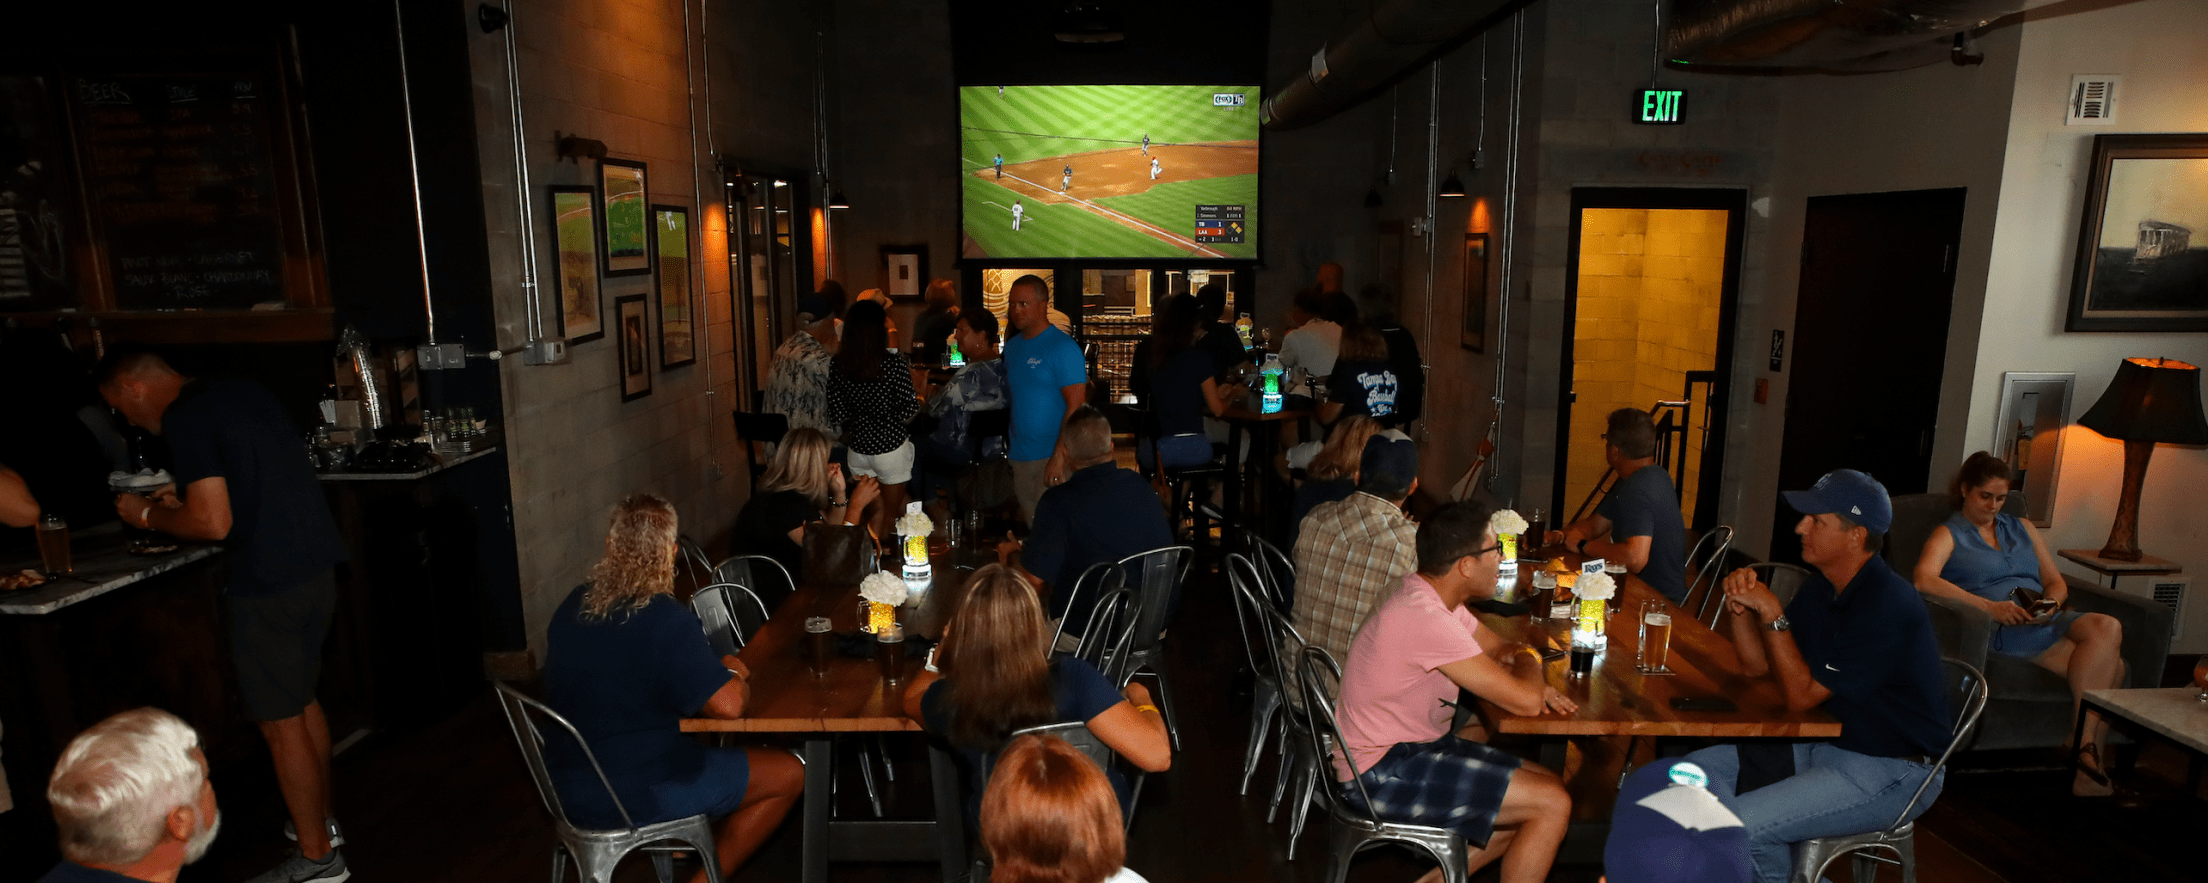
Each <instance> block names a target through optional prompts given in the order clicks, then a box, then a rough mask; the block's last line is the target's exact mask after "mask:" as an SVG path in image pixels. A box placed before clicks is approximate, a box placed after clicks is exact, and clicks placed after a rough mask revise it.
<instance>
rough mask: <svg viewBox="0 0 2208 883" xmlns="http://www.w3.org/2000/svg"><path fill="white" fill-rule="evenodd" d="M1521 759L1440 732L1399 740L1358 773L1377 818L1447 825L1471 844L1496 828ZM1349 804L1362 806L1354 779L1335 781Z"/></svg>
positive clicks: (1482, 840) (1484, 840) (1482, 842)
mask: <svg viewBox="0 0 2208 883" xmlns="http://www.w3.org/2000/svg"><path fill="white" fill-rule="evenodd" d="M1523 763H1524V762H1523V761H1521V760H1519V759H1518V758H1517V757H1515V756H1512V755H1510V754H1507V753H1504V752H1502V751H1499V750H1496V749H1494V748H1490V747H1488V746H1487V745H1485V744H1482V743H1479V742H1468V741H1465V740H1463V739H1459V738H1457V737H1456V736H1453V735H1450V736H1443V737H1441V738H1440V739H1437V740H1435V741H1432V742H1398V743H1396V744H1395V747H1393V748H1389V749H1388V753H1387V754H1386V755H1384V756H1382V757H1381V758H1380V762H1378V763H1375V764H1373V765H1372V768H1371V769H1368V770H1366V771H1364V772H1363V773H1362V774H1360V775H1358V777H1357V778H1358V779H1359V780H1361V781H1363V782H1364V783H1365V791H1366V792H1367V793H1370V794H1371V795H1372V810H1373V814H1374V815H1377V816H1379V817H1380V818H1381V819H1382V820H1385V821H1390V822H1402V823H1405V824H1411V825H1427V826H1431V827H1435V828H1448V829H1449V830H1452V831H1455V832H1457V836H1460V837H1463V838H1464V839H1465V840H1467V841H1470V842H1471V843H1472V844H1473V845H1475V846H1480V847H1485V846H1487V840H1488V838H1489V837H1491V836H1493V835H1494V833H1495V812H1496V811H1497V810H1499V809H1501V808H1502V806H1503V792H1504V791H1506V790H1509V788H1510V774H1511V773H1512V772H1514V771H1516V770H1517V769H1518V767H1519V766H1520V765H1521V764H1523ZM1335 787H1336V788H1337V789H1339V790H1340V791H1341V794H1342V799H1344V800H1346V801H1348V802H1349V805H1350V806H1362V805H1364V799H1363V795H1362V794H1359V793H1358V789H1357V783H1355V782H1343V783H1340V784H1338V785H1336V786H1335Z"/></svg>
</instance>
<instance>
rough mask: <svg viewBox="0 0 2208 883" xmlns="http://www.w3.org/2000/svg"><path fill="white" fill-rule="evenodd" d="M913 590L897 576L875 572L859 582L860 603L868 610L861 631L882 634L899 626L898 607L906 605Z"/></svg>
mask: <svg viewBox="0 0 2208 883" xmlns="http://www.w3.org/2000/svg"><path fill="white" fill-rule="evenodd" d="M911 594H912V592H911V590H909V589H907V588H906V587H905V581H904V580H901V579H898V578H897V576H896V575H895V574H891V573H884V572H880V571H877V572H874V573H869V574H867V575H866V578H865V579H863V580H860V581H859V601H860V603H861V604H863V605H864V606H865V608H866V611H865V614H866V615H865V617H864V620H865V622H864V624H863V625H861V626H860V628H861V629H864V630H865V631H867V632H869V633H875V632H880V631H881V630H882V629H885V628H889V627H890V626H894V625H896V624H897V605H899V604H903V603H905V599H906V598H907V597H910V596H911Z"/></svg>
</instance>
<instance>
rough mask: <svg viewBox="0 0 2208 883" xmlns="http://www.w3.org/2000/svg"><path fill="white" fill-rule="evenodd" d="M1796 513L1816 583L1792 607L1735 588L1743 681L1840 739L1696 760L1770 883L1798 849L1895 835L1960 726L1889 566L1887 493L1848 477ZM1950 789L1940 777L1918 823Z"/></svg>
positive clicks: (1800, 498)
mask: <svg viewBox="0 0 2208 883" xmlns="http://www.w3.org/2000/svg"><path fill="white" fill-rule="evenodd" d="M1786 503H1787V505H1789V506H1792V507H1794V509H1795V511H1798V512H1801V513H1802V520H1801V522H1800V523H1799V524H1797V525H1796V526H1795V528H1794V532H1795V533H1796V534H1797V535H1799V536H1800V537H1801V538H1802V560H1803V561H1804V562H1806V563H1808V564H1809V566H1810V567H1811V568H1813V569H1814V570H1815V571H1816V572H1815V573H1814V574H1813V575H1812V576H1810V577H1809V578H1808V579H1807V580H1805V581H1804V582H1803V585H1802V588H1801V591H1800V592H1798V593H1796V594H1795V596H1794V600H1793V601H1792V602H1791V603H1788V604H1787V605H1785V606H1784V607H1783V608H1782V607H1781V606H1780V605H1779V600H1778V598H1777V597H1776V596H1774V595H1772V594H1771V589H1770V587H1768V586H1765V585H1764V584H1763V583H1762V582H1761V581H1759V580H1757V579H1756V577H1755V572H1754V571H1751V570H1748V569H1747V568H1742V569H1740V570H1737V571H1734V572H1733V573H1732V574H1731V575H1729V576H1727V577H1726V578H1725V600H1726V608H1727V610H1728V612H1730V614H1731V616H1730V617H1729V618H1730V619H1731V621H1732V624H1731V630H1732V639H1733V646H1734V648H1735V649H1737V650H1738V651H1739V653H1740V662H1741V669H1742V673H1743V674H1746V675H1749V676H1751V677H1762V676H1763V675H1765V674H1767V673H1768V674H1770V675H1771V676H1772V677H1773V678H1774V679H1776V680H1777V681H1778V682H1779V686H1780V689H1781V690H1782V691H1783V692H1784V693H1785V695H1786V703H1787V706H1788V707H1790V708H1792V709H1794V710H1796V711H1801V710H1806V709H1810V708H1816V707H1819V706H1822V707H1823V708H1824V709H1825V711H1826V712H1828V713H1830V714H1831V715H1832V716H1833V717H1835V718H1839V720H1840V737H1839V738H1838V739H1834V740H1832V741H1830V742H1802V743H1796V744H1794V745H1791V746H1784V745H1776V744H1765V745H1762V746H1739V745H1719V746H1716V747H1713V748H1705V749H1702V750H1701V751H1697V752H1694V753H1693V754H1690V755H1687V759H1688V760H1691V761H1693V762H1695V763H1696V764H1698V765H1700V766H1701V767H1702V768H1703V769H1704V770H1707V771H1708V772H1709V777H1710V782H1709V786H1710V790H1711V791H1712V792H1714V793H1716V794H1718V795H1719V796H1721V797H1723V798H1725V799H1727V800H1728V801H1730V802H1731V803H1732V804H1733V805H1734V806H1735V807H1736V808H1737V811H1738V812H1739V814H1740V818H1741V821H1743V822H1745V823H1746V824H1747V826H1748V849H1749V855H1750V857H1751V858H1752V859H1754V861H1755V865H1756V879H1758V880H1761V881H1763V883H1784V881H1785V880H1786V878H1787V871H1788V868H1789V866H1790V864H1791V860H1792V850H1791V848H1790V845H1791V844H1793V843H1796V842H1799V841H1802V840H1808V839H1811V838H1814V837H1832V836H1839V835H1845V834H1861V833H1865V832H1868V831H1877V830H1881V829H1884V828H1885V827H1886V826H1888V825H1891V824H1893V823H1894V819H1895V817H1896V816H1898V815H1900V814H1901V811H1902V809H1903V807H1905V806H1907V805H1908V803H1909V800H1910V798H1911V796H1913V795H1914V794H1915V793H1916V791H1917V787H1918V786H1919V785H1920V784H1922V783H1923V782H1924V780H1925V777H1926V776H1928V775H1931V774H1932V767H1931V764H1930V762H1929V761H1930V760H1931V758H1932V757H1935V756H1937V755H1938V754H1939V753H1940V752H1941V751H1943V750H1945V749H1946V747H1947V743H1948V740H1949V736H1950V730H1951V727H1952V726H1953V723H1954V717H1953V716H1952V715H1951V713H1950V712H1949V709H1948V703H1947V699H1946V696H1945V679H1944V678H1943V677H1942V676H1941V672H1940V651H1939V646H1938V645H1937V644H1936V643H1935V642H1934V641H1933V638H1932V622H1931V619H1930V618H1929V617H1928V616H1927V615H1926V614H1925V612H1924V602H1923V601H1922V600H1920V599H1919V598H1918V597H1917V596H1916V594H1915V591H1916V590H1915V589H1914V588H1913V587H1911V586H1910V584H1909V581H1908V580H1906V579H1903V578H1902V577H1901V576H1900V575H1899V574H1896V573H1894V570H1893V568H1891V567H1889V566H1887V564H1886V562H1885V560H1884V559H1881V558H1880V557H1878V550H1879V547H1880V545H1881V544H1882V542H1883V540H1884V538H1885V533H1886V529H1887V528H1888V527H1890V526H1891V525H1892V524H1893V519H1894V509H1893V503H1892V502H1891V501H1890V500H1889V499H1888V498H1887V496H1886V488H1885V486H1883V485H1881V484H1879V483H1878V482H1877V481H1876V480H1874V479H1872V478H1871V477H1870V476H1868V475H1865V474H1863V473H1861V472H1857V471H1855V470H1852V469H1842V470H1838V471H1836V472H1831V473H1828V474H1826V475H1825V477H1823V478H1820V479H1818V480H1817V484H1816V486H1815V487H1812V488H1810V489H1809V490H1806V491H1788V492H1787V493H1786ZM1943 778H1944V776H1943ZM1940 786H1941V779H1940V778H1935V779H1934V780H1933V782H1932V784H1931V786H1930V787H1929V788H1926V789H1925V792H1924V799H1923V800H1920V801H1918V802H1917V804H1916V806H1915V808H1914V810H1912V817H1914V815H1916V814H1922V813H1923V812H1924V810H1925V809H1926V808H1927V807H1929V806H1930V805H1931V803H1932V800H1933V798H1936V797H1938V796H1939V793H1940Z"/></svg>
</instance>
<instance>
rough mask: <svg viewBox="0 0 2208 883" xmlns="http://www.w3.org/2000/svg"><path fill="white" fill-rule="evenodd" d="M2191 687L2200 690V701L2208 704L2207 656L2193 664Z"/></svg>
mask: <svg viewBox="0 0 2208 883" xmlns="http://www.w3.org/2000/svg"><path fill="white" fill-rule="evenodd" d="M2193 686H2194V687H2196V688H2198V689H2199V690H2200V701H2202V702H2208V656H2203V657H2201V658H2199V659H2198V660H2195V661H2194V662H2193Z"/></svg>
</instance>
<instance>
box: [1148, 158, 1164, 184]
mask: <svg viewBox="0 0 2208 883" xmlns="http://www.w3.org/2000/svg"><path fill="white" fill-rule="evenodd" d="M1160 168H1161V167H1160V166H1159V165H1158V158H1157V157H1154V156H1153V157H1151V158H1150V180H1152V181H1155V180H1157V179H1158V171H1159V170H1160Z"/></svg>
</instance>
